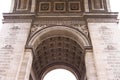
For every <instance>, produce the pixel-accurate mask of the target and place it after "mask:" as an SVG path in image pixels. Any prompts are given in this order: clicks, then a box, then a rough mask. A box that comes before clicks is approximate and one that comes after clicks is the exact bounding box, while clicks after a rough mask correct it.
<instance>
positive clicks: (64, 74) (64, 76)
mask: <svg viewBox="0 0 120 80" xmlns="http://www.w3.org/2000/svg"><path fill="white" fill-rule="evenodd" d="M42 80H77V78H76V76H75V75H74V74H73V73H72V72H70V71H69V70H66V69H62V68H61V69H60V68H59V69H54V70H51V71H49V72H48V73H47V74H46V75H45V76H44V77H43V79H42Z"/></svg>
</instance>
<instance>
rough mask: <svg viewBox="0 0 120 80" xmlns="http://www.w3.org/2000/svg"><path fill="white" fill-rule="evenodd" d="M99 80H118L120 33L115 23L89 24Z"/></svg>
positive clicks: (119, 75)
mask: <svg viewBox="0 0 120 80" xmlns="http://www.w3.org/2000/svg"><path fill="white" fill-rule="evenodd" d="M88 25H89V31H90V35H91V40H92V44H93V52H94V58H95V65H96V69H97V76H98V79H99V80H119V79H120V49H119V47H120V36H119V35H120V33H119V30H118V27H117V23H89V24H88Z"/></svg>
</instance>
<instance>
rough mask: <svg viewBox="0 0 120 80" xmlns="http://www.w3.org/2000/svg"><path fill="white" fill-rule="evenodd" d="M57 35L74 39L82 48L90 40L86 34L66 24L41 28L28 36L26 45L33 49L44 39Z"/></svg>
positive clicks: (89, 44)
mask: <svg viewBox="0 0 120 80" xmlns="http://www.w3.org/2000/svg"><path fill="white" fill-rule="evenodd" d="M58 35H59V36H66V37H68V38H71V39H73V40H75V41H76V42H77V43H78V44H79V45H80V46H81V47H82V48H83V49H84V47H85V46H91V42H90V40H89V38H88V37H86V35H84V34H83V33H82V32H81V31H79V30H77V29H75V28H73V27H68V26H52V27H46V28H44V29H41V30H39V31H37V32H36V33H35V34H34V35H33V36H31V37H30V38H29V40H28V43H27V46H31V47H32V48H33V49H36V47H37V46H38V45H39V44H40V42H41V41H43V40H44V39H47V38H49V37H52V36H58Z"/></svg>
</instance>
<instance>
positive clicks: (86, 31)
mask: <svg viewBox="0 0 120 80" xmlns="http://www.w3.org/2000/svg"><path fill="white" fill-rule="evenodd" d="M72 26H73V27H75V28H77V29H78V30H80V31H81V32H83V33H84V34H85V35H86V36H88V34H89V32H88V27H87V26H86V25H82V24H73V25H72Z"/></svg>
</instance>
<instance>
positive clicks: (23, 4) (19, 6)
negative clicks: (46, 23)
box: [17, 0, 29, 10]
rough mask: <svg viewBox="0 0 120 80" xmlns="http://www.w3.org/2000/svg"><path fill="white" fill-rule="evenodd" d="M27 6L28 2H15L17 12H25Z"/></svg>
mask: <svg viewBox="0 0 120 80" xmlns="http://www.w3.org/2000/svg"><path fill="white" fill-rule="evenodd" d="M28 6H29V0H19V1H18V2H17V10H27V9H28Z"/></svg>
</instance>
